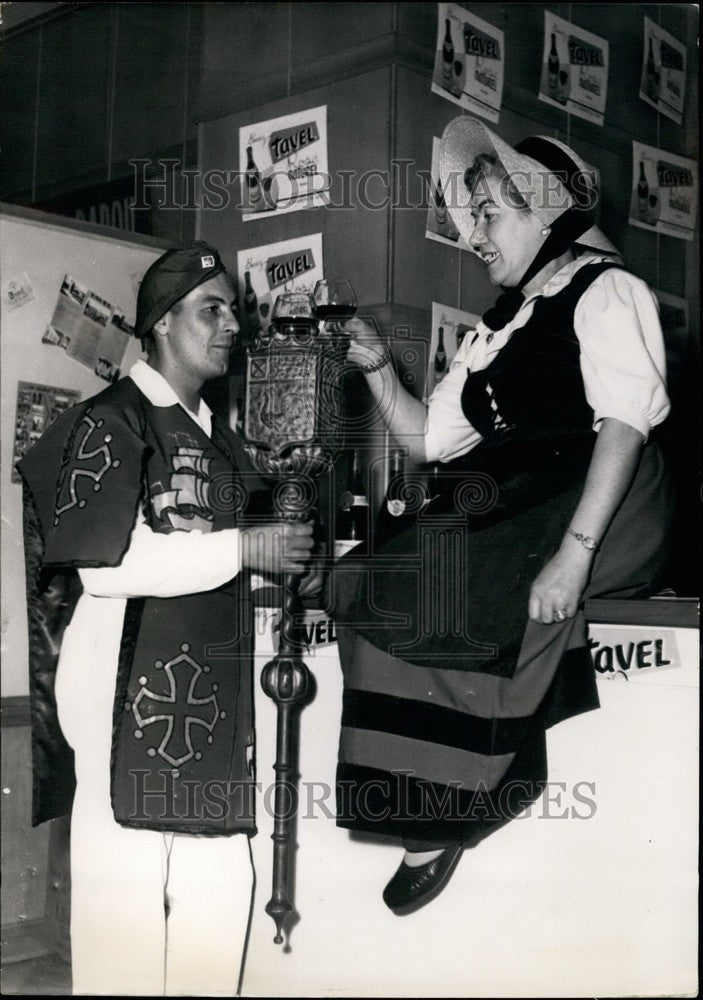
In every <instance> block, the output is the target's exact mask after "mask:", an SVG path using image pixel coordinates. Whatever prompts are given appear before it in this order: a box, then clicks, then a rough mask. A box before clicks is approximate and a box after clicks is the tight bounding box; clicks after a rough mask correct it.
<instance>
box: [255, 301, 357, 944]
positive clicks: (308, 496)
mask: <svg viewBox="0 0 703 1000" xmlns="http://www.w3.org/2000/svg"><path fill="white" fill-rule="evenodd" d="M344 342H345V338H344V337H343V336H340V335H339V334H333V333H326V332H321V331H320V328H319V325H318V323H317V321H316V320H315V319H314V318H313V315H312V310H311V311H310V315H309V316H308V317H307V318H300V317H296V318H295V321H293V322H288V323H279V324H278V326H277V327H273V326H272V327H270V328H269V329H268V330H267V331H263V330H259V331H258V333H257V335H256V336H255V338H254V341H253V343H252V346H251V347H250V348H249V350H248V351H247V387H246V401H245V410H244V438H245V443H246V448H247V452H248V453H249V455H250V457H251V459H252V461H253V463H254V465H255V467H256V469H257V470H258V472H260V473H261V474H262V475H263V476H264V477H265V478H266V479H268V480H269V481H272V482H273V484H274V489H273V499H274V507H275V512H276V515H277V517H279V518H280V519H281V520H285V521H306V520H309V519H310V517H311V515H312V513H313V510H314V507H315V503H316V484H315V480H316V478H317V477H318V476H319V475H320V474H321V473H323V472H324V471H326V470H328V469H329V468H330V466H331V465H332V464H333V462H334V460H335V458H336V456H337V453H338V451H339V448H340V446H341V435H340V432H341V414H342V391H341V381H342V379H341V376H342V370H343V365H344ZM299 583H300V578H299V577H298V576H297V575H295V574H286V575H285V576H284V580H283V598H282V606H281V630H280V640H279V648H278V652H277V653H276V655H275V656H274V658H273V660H271V662H270V663H267V664H266V666H265V667H264V668H263V671H262V675H261V684H262V687H263V689H264V691H265V692H266V694H267V695H268V696H269V697H270V698H272V699H273V700H274V701H275V702H276V706H277V727H276V763H275V764H274V771H275V774H276V779H275V794H274V832H273V838H272V839H273V891H272V896H271V899H270V900H269V902H268V903H267V905H266V912H267V913H268V914H269V915H270V916H271V917H272V918H273V920H274V921H275V924H276V937H275V938H274V941H275V942H276V943H277V944H280V943H282V942H283V936H282V934H281V928H282V926H283V924H284V922H285V921H286V919H287V918H288V917H289V915H290V914H291V913H292V911H293V905H292V903H291V901H290V899H289V898H288V883H289V869H290V855H291V848H292V844H291V839H292V836H293V830H294V823H295V816H294V815H291V812H292V810H291V809H290V798H289V796H290V793H291V789H292V788H295V790H296V796H297V779H298V774H297V771H296V769H295V762H294V755H295V752H296V748H297V745H298V732H299V714H298V712H299V709H300V708H301V707H302V705H303V703H304V702H305V700H306V698H307V697H308V696H309V694H310V691H311V688H312V684H311V680H312V679H311V676H310V672H309V670H308V667H307V666H306V664H305V663H304V661H303V659H302V655H301V654H302V651H303V643H302V641H301V639H300V637H299V630H298V629H297V628H296V623H295V616H296V612H297V606H298V586H299Z"/></svg>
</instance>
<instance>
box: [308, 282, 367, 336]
mask: <svg viewBox="0 0 703 1000" xmlns="http://www.w3.org/2000/svg"><path fill="white" fill-rule="evenodd" d="M312 298H313V303H314V308H315V315H316V316H317V318H318V319H319V320H321V321H322V322H324V323H325V326H326V329H327V330H329V332H330V333H339V331H340V330H341V328H342V326H343V325H344V324H345V323H346V321H347V320H348V319H351V318H352V316H353V315H354V313H355V312H356V295H355V293H354V289H353V288H352V284H351V281H349V280H348V279H347V278H339V279H337V280H336V281H332V280H328V279H327V278H322V279H321V280H320V281H318V282H317V284H316V285H315V288H314V290H313V293H312Z"/></svg>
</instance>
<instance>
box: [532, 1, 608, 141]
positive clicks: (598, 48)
mask: <svg viewBox="0 0 703 1000" xmlns="http://www.w3.org/2000/svg"><path fill="white" fill-rule="evenodd" d="M607 95H608V42H607V41H606V40H605V38H599V37H598V35H592V34H591V32H590V31H586V30H585V29H584V28H579V27H578V26H577V25H575V24H571V22H570V21H564V20H563V18H561V17H557V16H556V14H551V13H550V12H549V11H546V10H545V12H544V49H543V53H542V76H541V79H540V85H539V99H540V101H544V102H545V104H551V105H552V107H555V108H562V110H564V111H568V112H570V113H571V114H573V115H578V116H579V118H585V119H586V121H589V122H594V123H595V124H596V125H602V124H603V121H604V119H605V103H606V98H607Z"/></svg>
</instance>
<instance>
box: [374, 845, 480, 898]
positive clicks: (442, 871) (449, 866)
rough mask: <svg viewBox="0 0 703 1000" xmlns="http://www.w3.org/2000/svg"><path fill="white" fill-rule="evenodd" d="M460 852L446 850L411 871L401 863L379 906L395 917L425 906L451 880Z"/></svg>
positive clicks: (457, 847) (452, 849) (384, 891)
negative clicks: (382, 903)
mask: <svg viewBox="0 0 703 1000" xmlns="http://www.w3.org/2000/svg"><path fill="white" fill-rule="evenodd" d="M463 850H464V845H463V844H456V846H455V847H447V848H446V849H445V850H444V851H442V853H441V854H440V855H439V857H438V858H435V859H434V860H433V861H428V862H426V864H424V865H418V866H417V867H414V868H413V867H411V866H410V865H406V864H405V862H404V861H401V863H400V868H398V871H397V872H396V873H395V875H394V876H393V878H392V879H391V880H390V882H389V883H388V885H387V886H386V888H385V889H384V890H383V902H384V903H385V904H386V906H388V907H389V908H390V909H391V910H393V912H394V913H398V914H405V913H413V912H414V911H415V910H417V909H419V908H420V907H421V906H424V905H425V903H429V902H430V900H432V899H434V898H435V896H437V895H438V894H439V893H440V892H441V891H442V889H443V888H444V887H445V885H446V884H447V882H448V881H449V879H450V878H451V875H452V872H453V871H454V869H455V868H456V866H457V863H458V861H459V858H460V857H461V852H462V851H463Z"/></svg>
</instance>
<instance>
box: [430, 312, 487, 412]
mask: <svg viewBox="0 0 703 1000" xmlns="http://www.w3.org/2000/svg"><path fill="white" fill-rule="evenodd" d="M479 319H480V316H476V315H475V314H474V313H470V312H465V311H464V310H463V309H454V308H453V307H452V306H445V305H442V304H441V303H440V302H433V303H432V335H431V338H430V350H429V357H428V361H427V378H426V379H425V402H426V401H427V400H428V399H429V398H430V396H431V395H432V393H433V392H434V390H435V389H436V387H437V386H438V385H439V383H440V382H441V381H442V379H443V378H444V376H445V375H446V373H447V372H448V371H449V369H450V368H451V366H452V362H453V361H454V358H455V356H456V353H457V351H458V350H459V348H460V347H461V345H462V344H463V342H464V339H465V337H466V336H467V335H468V336H469V337H472V336H473V333H474V331H475V329H476V324H477V323H478V321H479Z"/></svg>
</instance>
